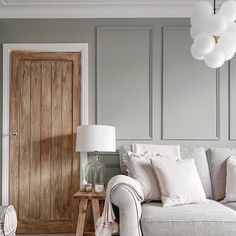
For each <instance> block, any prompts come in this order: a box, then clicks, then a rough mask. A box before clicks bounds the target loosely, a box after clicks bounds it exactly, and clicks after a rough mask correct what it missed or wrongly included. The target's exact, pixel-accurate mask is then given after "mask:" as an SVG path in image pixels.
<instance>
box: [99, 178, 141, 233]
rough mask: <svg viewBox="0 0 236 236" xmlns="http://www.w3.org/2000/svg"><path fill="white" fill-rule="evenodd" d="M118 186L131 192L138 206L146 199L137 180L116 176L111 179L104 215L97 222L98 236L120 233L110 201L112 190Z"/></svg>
mask: <svg viewBox="0 0 236 236" xmlns="http://www.w3.org/2000/svg"><path fill="white" fill-rule="evenodd" d="M118 185H123V186H124V187H125V188H127V189H128V190H129V191H131V193H132V195H133V196H134V199H135V201H136V203H137V204H138V202H141V201H143V199H144V197H143V193H142V189H141V186H140V183H139V182H138V181H137V180H135V179H132V178H130V177H128V176H126V175H116V176H114V177H113V178H111V179H110V181H109V183H108V186H107V192H106V199H105V205H104V209H103V213H102V216H101V217H100V218H98V220H97V229H96V236H111V235H112V233H116V232H118V225H117V223H116V222H115V219H116V217H115V214H114V211H113V208H112V203H111V199H110V194H111V192H112V190H113V189H114V188H115V187H117V186H118Z"/></svg>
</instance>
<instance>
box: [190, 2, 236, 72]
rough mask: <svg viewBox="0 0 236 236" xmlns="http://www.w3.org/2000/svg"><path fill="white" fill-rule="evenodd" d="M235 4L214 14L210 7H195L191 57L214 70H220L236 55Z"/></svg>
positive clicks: (228, 5)
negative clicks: (202, 61)
mask: <svg viewBox="0 0 236 236" xmlns="http://www.w3.org/2000/svg"><path fill="white" fill-rule="evenodd" d="M235 20H236V1H234V0H229V1H226V2H225V3H224V4H223V5H222V6H221V7H220V9H219V10H218V11H217V13H216V14H214V10H213V7H212V5H211V3H209V2H207V1H199V2H197V3H196V4H195V5H194V7H193V12H192V16H191V26H192V27H191V30H190V34H191V37H192V38H193V40H194V42H193V45H192V47H191V54H192V56H193V57H194V58H195V59H197V60H204V62H205V63H206V65H207V66H209V67H211V68H219V67H221V66H222V65H223V64H224V62H225V61H228V60H230V59H231V58H232V57H233V56H234V54H235V52H236V23H235Z"/></svg>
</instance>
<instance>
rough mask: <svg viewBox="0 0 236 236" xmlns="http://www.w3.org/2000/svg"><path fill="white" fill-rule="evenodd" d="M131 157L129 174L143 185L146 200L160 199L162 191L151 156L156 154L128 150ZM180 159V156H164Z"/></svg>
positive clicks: (128, 168)
mask: <svg viewBox="0 0 236 236" xmlns="http://www.w3.org/2000/svg"><path fill="white" fill-rule="evenodd" d="M128 155H129V159H128V162H127V171H128V175H129V176H130V177H132V178H134V179H136V180H137V181H139V183H140V184H141V186H142V191H143V195H144V200H145V201H160V200H161V193H160V188H159V185H158V182H157V178H156V174H155V172H154V170H153V167H152V164H151V162H150V158H152V157H155V156H156V155H154V154H151V153H149V152H146V153H144V154H136V153H133V152H130V151H128ZM162 158H171V159H174V160H177V159H179V158H178V156H176V157H174V156H171V157H162Z"/></svg>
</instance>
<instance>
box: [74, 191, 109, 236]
mask: <svg viewBox="0 0 236 236" xmlns="http://www.w3.org/2000/svg"><path fill="white" fill-rule="evenodd" d="M105 196H106V191H104V192H102V193H95V192H94V191H93V192H89V193H88V192H82V191H78V192H77V193H76V194H74V196H73V198H74V199H79V200H80V203H79V216H78V222H77V228H76V236H83V234H84V226H85V221H86V214H87V210H88V203H89V201H91V202H92V211H93V221H94V228H95V229H96V222H97V219H98V218H99V217H100V206H99V201H101V200H105Z"/></svg>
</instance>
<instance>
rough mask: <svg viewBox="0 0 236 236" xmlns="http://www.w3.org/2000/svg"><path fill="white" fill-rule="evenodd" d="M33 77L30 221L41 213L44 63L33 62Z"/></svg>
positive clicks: (37, 217)
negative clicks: (41, 135) (41, 131)
mask: <svg viewBox="0 0 236 236" xmlns="http://www.w3.org/2000/svg"><path fill="white" fill-rule="evenodd" d="M30 75H31V109H30V110H31V121H30V125H31V157H30V219H31V220H36V219H39V212H40V139H41V137H40V129H41V124H40V123H41V75H42V63H41V62H40V61H32V62H31V66H30Z"/></svg>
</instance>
